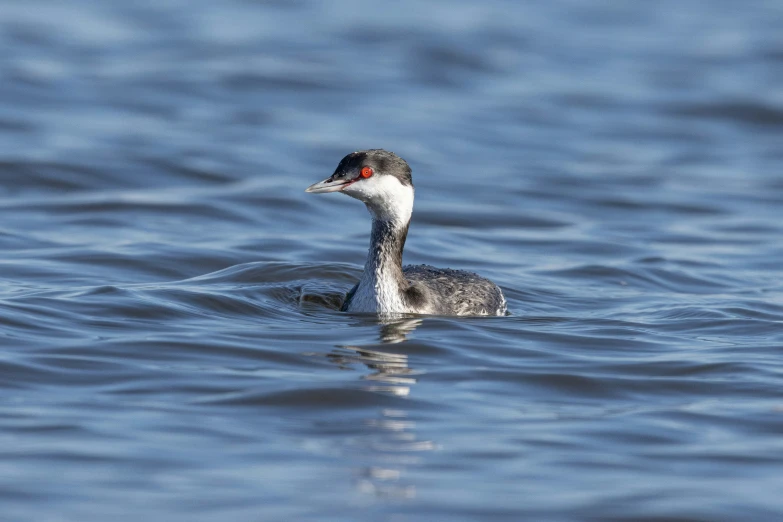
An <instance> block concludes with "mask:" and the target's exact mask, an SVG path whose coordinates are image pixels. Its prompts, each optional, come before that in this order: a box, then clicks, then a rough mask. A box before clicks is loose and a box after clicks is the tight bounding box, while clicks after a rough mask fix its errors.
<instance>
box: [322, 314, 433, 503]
mask: <svg viewBox="0 0 783 522" xmlns="http://www.w3.org/2000/svg"><path fill="white" fill-rule="evenodd" d="M420 324H421V319H398V320H384V321H382V322H381V324H380V332H379V338H380V341H381V344H380V345H373V349H370V348H364V347H361V346H341V347H339V348H336V349H335V350H333V351H332V352H331V353H330V354H328V357H329V359H330V360H331V361H332V362H334V363H335V364H337V365H339V366H340V367H341V368H349V367H351V366H353V365H355V364H359V363H360V364H363V365H365V366H366V367H367V368H369V369H370V370H371V373H369V374H365V375H363V376H362V377H361V379H362V380H363V381H367V383H366V385H365V386H364V389H366V390H368V391H373V392H377V393H382V394H388V395H394V396H397V397H407V396H408V395H410V393H411V389H412V388H413V386H414V385H415V384H416V376H417V375H418V374H419V373H420V372H417V371H416V370H415V369H413V368H411V367H410V366H409V365H408V356H407V355H405V354H401V353H393V352H390V351H386V350H384V347H385V346H386V345H390V347H391V345H394V344H398V343H402V342H404V341H405V340H406V339H407V335H408V334H409V333H411V332H412V331H413V330H415V329H416V327H417V326H419V325H420ZM364 424H365V426H366V427H367V428H368V434H369V438H368V441H369V442H368V444H367V445H368V450H369V451H370V452H371V455H370V456H369V457H370V458H369V460H370V465H368V466H366V467H363V468H361V469H360V470H359V471H358V477H357V489H358V490H359V491H361V492H363V493H367V494H372V495H375V496H379V497H384V498H413V497H414V496H415V495H416V488H415V487H414V486H413V485H411V484H406V483H405V478H404V474H405V469H406V467H407V466H410V465H413V464H416V463H418V462H419V459H420V457H419V456H418V455H419V454H420V453H421V452H422V451H429V450H432V449H434V448H435V444H434V443H433V442H432V441H426V440H419V439H418V437H417V435H416V431H415V429H416V423H415V421H413V420H411V418H410V413H409V412H408V411H407V410H404V409H391V408H383V409H381V410H380V411H379V412H378V415H377V416H376V417H373V418H370V419H365V421H364Z"/></svg>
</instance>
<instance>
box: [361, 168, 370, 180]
mask: <svg viewBox="0 0 783 522" xmlns="http://www.w3.org/2000/svg"><path fill="white" fill-rule="evenodd" d="M372 174H373V172H372V167H362V172H361V176H362V177H363V178H369V177H370V176H372Z"/></svg>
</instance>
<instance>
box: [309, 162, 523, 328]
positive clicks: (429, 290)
mask: <svg viewBox="0 0 783 522" xmlns="http://www.w3.org/2000/svg"><path fill="white" fill-rule="evenodd" d="M305 192H310V193H326V192H341V193H343V194H345V195H347V196H350V197H352V198H355V199H358V200H359V201H361V202H363V203H364V204H365V206H366V207H367V210H368V211H369V213H370V216H371V217H372V232H371V234H370V249H369V252H368V253H367V261H366V263H365V265H364V272H363V273H362V276H361V278H360V279H359V282H358V283H356V285H355V286H354V287H353V288H352V289H351V290H350V291H349V292H348V294H347V295H346V298H345V301H344V302H343V305H342V307H341V311H343V312H349V313H370V314H378V315H383V316H389V315H399V314H419V315H443V316H481V315H485V316H486V315H492V316H502V315H506V314H507V305H506V298H505V297H504V296H503V292H502V290H501V289H500V288H499V287H498V286H497V285H496V284H495V283H493V282H492V281H490V280H489V279H485V278H483V277H481V276H479V275H477V274H474V273H473V272H468V271H464V270H452V269H450V268H435V267H433V266H429V265H409V266H405V267H403V266H402V252H403V249H404V248H405V240H406V238H407V236H408V228H409V226H410V221H411V214H412V213H413V196H414V188H413V178H412V176H411V168H410V166H409V165H408V163H407V162H406V161H405V160H404V159H402V158H401V157H399V156H398V155H396V154H394V153H393V152H389V151H387V150H383V149H369V150H362V151H357V152H352V153H350V154H348V155H347V156H345V157H344V158H343V159H342V160H341V161H340V163H339V164H338V165H337V168H336V169H335V171H334V173H333V174H332V175H331V176H329V177H328V178H326V179H325V180H323V181H320V182H318V183H314V184H313V185H310V186H309V187H307V189H306V190H305Z"/></svg>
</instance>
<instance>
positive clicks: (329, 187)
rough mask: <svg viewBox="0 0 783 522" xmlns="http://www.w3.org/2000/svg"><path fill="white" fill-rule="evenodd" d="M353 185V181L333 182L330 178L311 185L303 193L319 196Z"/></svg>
mask: <svg viewBox="0 0 783 522" xmlns="http://www.w3.org/2000/svg"><path fill="white" fill-rule="evenodd" d="M351 183H353V181H351V180H348V181H335V180H333V179H332V178H327V179H325V180H323V181H319V182H318V183H313V184H312V185H310V186H309V187H307V188H306V189H305V192H312V193H313V194H321V193H324V192H337V191H340V190H342V189H343V188H345V187H347V186H348V185H350V184H351Z"/></svg>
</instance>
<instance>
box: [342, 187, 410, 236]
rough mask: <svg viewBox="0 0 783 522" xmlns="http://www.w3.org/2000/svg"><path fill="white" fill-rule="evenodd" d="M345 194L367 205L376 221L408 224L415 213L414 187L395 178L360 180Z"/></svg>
mask: <svg viewBox="0 0 783 522" xmlns="http://www.w3.org/2000/svg"><path fill="white" fill-rule="evenodd" d="M343 192H344V193H345V194H347V195H349V196H351V197H354V198H356V199H358V200H360V201H363V202H364V203H366V204H367V208H368V209H369V210H370V213H371V214H372V215H373V217H374V218H375V219H378V220H381V221H393V222H397V223H400V224H404V223H407V222H408V221H409V220H410V218H411V213H412V212H413V187H412V186H405V185H403V184H402V183H400V180H398V179H397V178H395V177H394V176H383V175H375V176H373V177H371V178H367V179H363V180H360V181H358V182H356V183H354V184H353V185H351V186H350V187H347V188H346V189H345V190H343Z"/></svg>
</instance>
